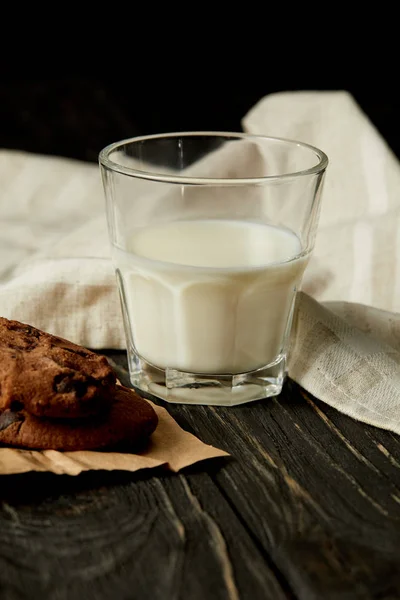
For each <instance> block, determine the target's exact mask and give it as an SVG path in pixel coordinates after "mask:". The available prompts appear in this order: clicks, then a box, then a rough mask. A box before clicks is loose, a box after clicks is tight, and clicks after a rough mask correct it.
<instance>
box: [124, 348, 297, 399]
mask: <svg viewBox="0 0 400 600" xmlns="http://www.w3.org/2000/svg"><path fill="white" fill-rule="evenodd" d="M128 360H129V372H130V379H131V382H132V385H133V386H134V387H135V388H137V389H138V390H139V392H140V391H143V392H146V393H148V394H152V395H153V396H156V397H157V398H161V399H162V400H165V401H166V402H171V403H173V404H203V405H209V406H237V405H239V404H246V403H247V402H253V401H255V400H262V399H263V398H269V397H271V396H278V394H280V392H281V390H282V386H283V383H284V381H285V378H286V357H285V356H283V355H281V356H279V357H278V358H277V359H276V360H275V361H274V362H273V363H271V364H269V365H266V366H265V367H262V368H261V369H257V370H256V371H251V372H249V373H240V374H237V375H204V374H201V375H199V374H194V373H185V372H182V371H177V370H176V369H165V370H163V369H158V368H156V367H154V366H152V365H150V364H149V363H147V362H146V361H145V360H143V359H142V358H141V357H140V356H138V355H137V354H136V353H135V352H132V351H131V352H128Z"/></svg>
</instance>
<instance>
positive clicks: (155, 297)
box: [114, 220, 307, 374]
mask: <svg viewBox="0 0 400 600" xmlns="http://www.w3.org/2000/svg"><path fill="white" fill-rule="evenodd" d="M300 253H301V246H300V241H299V239H298V238H297V237H296V236H295V235H294V234H293V233H292V232H291V231H288V230H287V229H280V228H277V227H273V226H268V225H260V224H255V223H251V222H245V221H228V220H226V221H224V220H201V221H177V222H172V223H167V224H163V225H159V226H154V227H149V228H144V229H139V230H137V232H136V233H135V234H133V236H132V238H131V239H130V240H129V244H128V251H122V250H118V249H114V260H115V263H116V267H117V269H118V270H119V272H120V276H121V279H122V287H123V293H124V296H125V303H126V307H127V309H128V313H129V319H130V327H131V331H132V338H133V342H134V345H135V348H136V351H137V352H138V353H139V355H140V356H141V357H142V358H144V359H145V360H146V361H147V362H149V363H151V364H152V365H154V366H157V367H160V368H163V369H165V368H166V367H170V368H173V369H178V370H180V371H186V372H191V373H207V374H227V373H231V374H235V373H236V374H237V373H245V372H248V371H252V370H255V369H258V368H260V367H262V366H266V365H268V364H269V363H271V362H273V361H275V360H276V359H277V358H278V356H279V355H280V353H281V352H282V351H283V350H284V345H285V342H286V337H287V333H288V325H290V319H291V313H292V306H293V300H294V294H295V291H296V289H297V288H298V286H299V284H300V281H301V278H302V275H303V271H304V269H305V267H306V263H307V257H304V256H303V257H301V256H299V255H300Z"/></svg>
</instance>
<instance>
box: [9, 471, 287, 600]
mask: <svg viewBox="0 0 400 600" xmlns="http://www.w3.org/2000/svg"><path fill="white" fill-rule="evenodd" d="M213 468H214V469H217V468H218V466H217V465H214V467H213ZM191 481H193V482H194V488H193V489H192V487H191ZM0 484H1V490H0V598H1V599H2V600H16V599H17V598H18V599H19V600H20V599H31V598H34V599H35V598H41V599H43V600H46V599H50V598H51V599H52V600H53V599H57V600H58V599H60V600H78V599H81V598H82V599H83V598H85V599H88V600H90V599H92V598H93V599H96V600H108V599H110V600H115V599H118V600H124V599H132V598H134V599H135V600H136V599H139V600H140V599H152V600H157V599H158V598H159V599H160V600H161V599H162V600H169V599H171V600H172V599H173V600H175V599H176V600H179V599H182V600H183V599H185V600H186V599H188V598H190V599H192V598H193V599H195V600H197V599H198V600H203V599H204V598H213V599H214V598H215V599H217V600H228V599H229V600H237V599H241V598H243V599H245V598H249V597H251V598H254V599H256V600H258V599H259V600H261V599H271V600H285V599H286V598H288V597H290V596H288V595H287V594H286V593H285V591H284V590H283V589H282V588H281V586H280V584H279V582H278V581H277V578H276V577H275V575H274V574H273V572H272V570H271V569H270V568H269V567H268V564H267V563H266V561H265V557H264V554H263V552H262V551H260V549H258V548H257V546H256V544H255V543H254V541H253V540H252V539H251V537H250V535H249V534H248V533H247V532H246V530H245V528H244V526H243V525H242V524H241V522H240V521H239V520H238V519H237V518H236V515H235V514H234V512H233V511H232V509H231V507H230V506H229V504H228V503H227V501H226V500H225V499H224V497H223V495H222V494H221V492H220V491H219V490H218V488H217V487H216V485H215V484H214V483H213V482H212V480H211V479H210V477H209V476H208V475H207V474H206V473H205V472H204V471H199V472H197V473H196V472H193V473H191V474H190V476H189V479H188V478H186V477H185V476H183V475H173V476H168V475H166V474H165V473H163V472H162V471H159V472H157V476H153V473H152V472H148V473H147V477H146V476H143V474H141V475H140V476H132V475H129V474H121V473H114V474H110V473H87V474H84V475H81V476H79V477H77V478H71V477H57V476H53V475H47V474H27V475H19V476H9V477H2V478H1V481H0Z"/></svg>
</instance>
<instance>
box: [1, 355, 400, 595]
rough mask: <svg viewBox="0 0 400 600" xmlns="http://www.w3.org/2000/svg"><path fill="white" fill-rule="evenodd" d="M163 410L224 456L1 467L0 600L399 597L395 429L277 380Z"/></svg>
mask: <svg viewBox="0 0 400 600" xmlns="http://www.w3.org/2000/svg"><path fill="white" fill-rule="evenodd" d="M109 356H110V359H111V360H112V361H114V363H113V364H115V365H118V366H117V368H118V374H119V376H120V378H121V379H122V380H123V382H124V383H128V380H127V373H126V361H125V357H124V355H123V354H122V353H109ZM166 407H167V408H168V410H169V411H170V412H171V414H172V415H173V416H174V417H175V418H176V419H177V421H178V422H179V423H180V424H181V425H182V426H183V427H184V428H185V429H187V430H189V431H192V432H194V433H196V434H197V435H198V436H199V437H200V438H201V439H202V440H203V441H205V442H206V443H212V444H215V445H218V446H220V447H222V448H225V449H226V450H228V451H229V452H230V453H231V455H232V458H231V459H229V460H222V461H211V462H209V463H205V464H202V465H198V466H196V467H192V468H190V469H187V470H186V471H185V473H184V474H181V475H172V476H170V475H166V474H165V473H164V472H162V471H159V472H157V474H156V473H154V472H151V473H150V472H149V473H148V474H145V473H142V474H140V475H131V474H121V473H108V474H106V473H87V474H85V475H82V476H79V477H77V478H71V477H60V476H58V477H57V476H52V475H43V474H28V475H22V476H12V477H2V478H1V479H0V486H1V488H0V598H1V599H3V598H4V599H6V600H15V599H17V598H18V599H21V598H23V599H25V598H26V599H28V598H29V599H30V598H43V599H44V600H46V599H47V598H49V599H50V598H51V599H53V598H55V599H63V600H64V599H68V600H69V599H80V598H88V599H89V600H90V599H91V598H96V599H97V600H103V599H108V598H113V599H114V598H118V599H119V598H121V599H125V598H126V599H128V598H129V599H131V598H135V599H136V598H138V599H142V598H143V599H147V598H152V599H158V598H160V599H161V598H162V599H166V600H169V599H170V598H171V599H175V598H176V599H181V598H182V599H185V600H186V599H192V598H193V599H196V600H197V599H200V598H201V599H204V598H207V599H208V598H210V599H214V598H216V599H220V598H221V599H232V600H238V599H240V600H241V599H246V600H247V599H248V598H251V599H253V598H254V599H255V600H258V599H267V600H268V599H269V598H271V599H274V600H283V599H287V598H300V599H307V600H309V599H310V600H313V599H318V600H321V599H324V600H325V599H327V600H330V599H337V598H340V599H352V600H353V599H355V600H358V599H362V600H364V599H378V598H379V599H380V600H384V599H385V600H386V599H387V600H389V599H395V598H396V599H398V598H399V597H400V558H399V556H398V547H399V542H400V441H399V439H398V437H397V436H395V435H393V434H391V433H389V432H386V431H381V430H378V429H375V428H373V427H369V426H366V425H364V424H362V423H357V422H355V421H353V420H351V419H349V418H347V417H346V416H344V415H342V414H340V413H338V412H337V411H335V410H334V409H331V408H330V407H328V406H325V405H323V404H322V403H320V402H318V401H316V400H315V399H313V398H311V397H309V396H308V395H306V394H304V393H302V392H301V390H300V389H299V388H298V387H297V386H296V385H294V384H292V383H291V382H289V383H288V385H286V386H285V389H284V392H283V394H282V395H281V396H280V397H279V398H278V399H275V400H266V401H264V402H256V403H253V404H249V405H246V406H244V407H237V408H227V409H224V408H221V407H215V408H212V407H201V406H192V407H189V406H178V405H166Z"/></svg>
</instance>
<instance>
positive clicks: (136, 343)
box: [99, 132, 328, 406]
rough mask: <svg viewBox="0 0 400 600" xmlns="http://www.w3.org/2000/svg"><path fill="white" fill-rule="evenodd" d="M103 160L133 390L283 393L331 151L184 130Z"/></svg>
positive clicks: (197, 395) (244, 397)
mask: <svg viewBox="0 0 400 600" xmlns="http://www.w3.org/2000/svg"><path fill="white" fill-rule="evenodd" d="M99 160H100V168H101V173H102V179H103V185H104V190H105V196H106V207H107V219H108V226H109V235H110V240H111V249H112V259H113V264H114V266H115V271H116V280H117V284H118V288H119V294H120V299H121V307H122V318H123V321H124V326H125V333H126V343H127V354H128V359H129V370H130V377H131V381H132V384H133V385H134V386H135V387H136V388H137V389H138V390H139V392H140V391H144V392H147V393H150V394H153V395H155V396H157V397H160V398H163V399H165V400H167V401H169V402H178V403H192V404H214V405H226V406H233V405H237V404H242V403H245V402H249V401H252V400H259V399H262V398H266V397H270V396H276V395H277V394H279V393H280V391H281V389H282V385H283V382H284V380H285V377H286V364H287V353H288V345H289V337H290V332H291V326H292V318H293V310H294V302H295V297H296V292H297V291H298V290H299V288H300V285H301V281H302V277H303V273H304V270H305V269H306V267H307V262H308V260H309V258H310V255H311V253H312V250H313V246H314V240H315V235H316V229H317V224H318V218H319V211H320V200H321V191H322V186H323V180H324V175H325V171H326V168H327V164H328V159H327V157H326V155H325V154H324V153H323V152H322V151H321V150H319V149H317V148H314V147H312V146H309V145H306V144H303V143H299V142H296V141H290V140H284V139H278V138H271V137H263V136H251V135H246V134H239V133H215V132H210V133H209V132H200V133H199V132H195V133H191V132H188V133H186V132H185V133H173V134H163V135H152V136H145V137H138V138H133V139H128V140H123V141H120V142H117V143H114V144H111V145H110V146H108V147H107V148H105V149H104V150H102V152H101V153H100V157H99Z"/></svg>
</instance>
